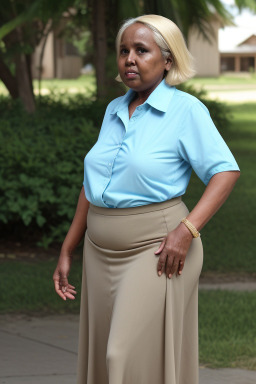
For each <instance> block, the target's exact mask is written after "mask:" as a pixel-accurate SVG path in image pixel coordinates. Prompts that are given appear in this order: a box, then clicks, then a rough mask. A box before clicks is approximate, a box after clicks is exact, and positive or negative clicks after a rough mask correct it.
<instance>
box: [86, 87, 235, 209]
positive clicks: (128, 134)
mask: <svg viewBox="0 0 256 384" xmlns="http://www.w3.org/2000/svg"><path fill="white" fill-rule="evenodd" d="M133 97H134V91H132V90H129V91H128V92H127V93H126V94H125V95H124V96H121V97H118V98H117V99H115V100H113V101H112V102H111V103H110V104H109V105H108V107H107V109H106V113H105V116H104V120H103V123H102V127H101V131H100V134H99V137H98V141H97V142H96V144H95V145H94V146H93V147H92V149H91V150H90V151H89V152H88V154H87V155H86V157H85V160H84V189H85V195H86V198H87V199H88V200H89V201H90V202H91V203H92V204H94V205H97V206H100V207H109V208H127V207H135V206H139V205H145V204H151V203H155V202H162V201H165V200H169V199H172V198H174V197H177V196H181V195H183V194H184V193H185V191H186V188H187V185H188V183H189V179H190V176H191V172H192V168H193V169H194V171H195V172H196V174H197V175H198V176H199V178H200V179H201V180H202V181H203V182H204V183H205V184H206V185H207V184H208V182H209V180H210V178H211V177H212V176H213V175H214V174H216V173H218V172H223V171H232V170H239V168H238V165H237V163H236V161H235V159H234V157H233V155H232V153H231V152H230V150H229V148H228V147H227V145H226V143H225V142H224V140H223V139H222V137H221V135H220V134H219V132H218V130H217V129H216V127H215V125H214V123H213V121H212V119H211V117H210V115H209V112H208V109H207V108H206V107H205V105H204V104H202V103H201V102H200V101H199V100H198V99H197V98H195V97H194V96H191V95H189V94H187V93H185V92H181V91H179V90H177V89H176V88H175V87H170V86H169V85H167V84H166V83H165V81H164V80H163V81H162V82H161V83H160V84H159V85H158V87H157V88H156V89H155V90H154V91H153V92H152V93H151V94H150V96H149V97H148V99H147V100H146V101H145V102H144V104H142V105H140V106H138V107H137V108H136V110H135V111H134V113H133V115H132V117H131V118H130V119H129V112H128V106H129V104H130V102H131V100H132V99H133Z"/></svg>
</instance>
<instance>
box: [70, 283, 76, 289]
mask: <svg viewBox="0 0 256 384" xmlns="http://www.w3.org/2000/svg"><path fill="white" fill-rule="evenodd" d="M68 287H69V288H72V289H75V288H76V287H74V286H73V285H71V284H68Z"/></svg>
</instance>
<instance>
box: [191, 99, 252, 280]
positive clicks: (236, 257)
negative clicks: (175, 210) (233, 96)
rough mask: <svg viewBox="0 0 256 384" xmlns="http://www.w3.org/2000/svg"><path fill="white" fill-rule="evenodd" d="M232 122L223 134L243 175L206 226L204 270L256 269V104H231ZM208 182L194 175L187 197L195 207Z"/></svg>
mask: <svg viewBox="0 0 256 384" xmlns="http://www.w3.org/2000/svg"><path fill="white" fill-rule="evenodd" d="M231 112H232V115H233V118H232V126H231V128H230V129H229V130H227V131H226V132H223V136H224V138H225V140H226V142H227V144H228V145H229V147H230V149H231V150H232V152H233V154H234V156H235V158H236V160H237V162H238V164H239V166H240V169H241V177H240V179H239V180H238V182H237V185H236V186H235V188H234V190H233V191H232V193H231V195H230V197H229V198H228V200H227V201H226V203H225V204H224V205H223V207H221V209H220V210H219V212H217V214H216V215H215V216H214V217H213V218H212V219H211V221H210V222H209V223H208V224H207V225H206V227H205V228H204V229H203V230H202V241H203V244H204V255H205V258H204V267H203V272H207V271H216V272H218V273H219V272H221V273H229V272H237V273H241V274H243V273H251V272H254V273H255V271H256V257H255V248H256V238H255V231H254V229H253V228H254V227H255V222H254V221H255V219H254V216H255V212H256V199H255V196H256V172H255V158H256V104H244V105H236V106H232V107H231ZM203 190H204V185H203V184H202V183H201V181H200V180H199V179H198V178H197V177H195V176H194V177H192V180H191V183H190V185H189V188H188V191H187V194H186V196H185V197H184V201H185V202H186V203H187V205H188V207H189V208H190V209H191V208H192V207H193V206H194V205H195V203H196V202H197V200H198V198H199V197H200V195H201V194H202V193H203Z"/></svg>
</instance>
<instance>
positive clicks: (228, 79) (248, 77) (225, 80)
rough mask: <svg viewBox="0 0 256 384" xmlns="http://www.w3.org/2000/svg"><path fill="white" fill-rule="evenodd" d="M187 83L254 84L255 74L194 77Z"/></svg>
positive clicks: (200, 84) (205, 84) (255, 80)
mask: <svg viewBox="0 0 256 384" xmlns="http://www.w3.org/2000/svg"><path fill="white" fill-rule="evenodd" d="M188 83H189V84H192V85H199V86H207V85H220V86H223V85H224V86H225V85H227V86H228V85H232V86H233V85H252V84H255V85H256V74H254V73H252V74H250V73H247V72H245V73H239V74H229V75H220V76H218V77H194V78H193V79H191V80H189V81H188Z"/></svg>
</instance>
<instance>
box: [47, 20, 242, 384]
mask: <svg viewBox="0 0 256 384" xmlns="http://www.w3.org/2000/svg"><path fill="white" fill-rule="evenodd" d="M117 63H118V71H119V76H118V78H119V80H121V81H123V83H124V84H125V85H126V86H127V87H129V88H130V89H129V91H128V92H127V93H126V94H125V95H124V96H122V97H119V98H117V99H115V100H113V101H112V102H111V103H110V104H109V105H108V107H107V110H106V113H105V117H104V120H103V124H102V127H101V131H100V134H99V138H98V141H97V143H96V144H95V145H94V147H93V148H92V149H91V151H90V152H89V153H88V154H87V156H86V157H85V166H84V184H83V188H82V191H81V194H80V197H79V201H78V205H77V210H76V213H75V216H74V220H73V222H72V224H71V227H70V230H69V232H68V234H67V236H66V238H65V241H64V243H63V246H62V249H61V254H60V257H59V262H58V265H57V268H56V270H55V272H54V276H53V279H54V282H55V289H56V292H57V293H58V294H59V295H60V297H61V298H62V299H63V300H66V299H67V298H69V299H74V298H75V294H76V291H75V290H74V289H75V288H74V287H73V286H72V285H70V284H69V283H68V279H67V277H68V274H69V270H70V267H71V261H72V251H73V250H74V248H75V247H76V246H77V244H78V243H79V241H80V240H81V238H82V237H83V235H84V233H85V231H86V233H85V242H84V262H83V277H82V279H83V280H82V293H81V313H80V336H79V356H78V379H77V380H78V381H77V383H78V384H188V383H189V384H196V383H197V382H198V331H197V329H198V321H197V316H198V307H197V303H198V279H199V275H200V272H201V268H202V261H203V250H202V243H201V239H200V234H199V231H200V230H201V229H202V228H203V227H204V225H205V224H206V223H207V222H208V220H210V218H211V217H212V216H213V215H214V214H215V212H216V211H217V210H218V209H219V208H220V206H221V205H222V204H223V203H224V201H225V200H226V199H227V197H228V195H229V194H230V192H231V190H232V188H233V186H234V184H235V182H236V180H237V178H238V177H239V168H238V166H237V163H236V161H235V159H234V157H233V155H232V154H231V152H230V150H229V149H228V147H227V145H226V144H225V142H224V141H223V139H222V137H221V136H220V134H219V133H218V131H217V129H216V127H215V126H214V124H213V122H212V120H211V117H210V115H209V112H208V110H207V108H206V107H205V106H204V105H203V104H202V103H201V102H200V101H199V100H197V99H196V98H195V97H193V96H191V95H188V94H186V93H184V92H181V91H179V90H177V89H176V88H175V85H176V84H179V83H181V82H184V81H185V80H187V79H188V78H190V77H191V76H192V75H193V70H192V68H191V56H190V54H189V52H188V50H187V48H186V45H185V42H184V39H183V37H182V34H181V32H180V30H179V29H178V27H177V26H176V25H175V24H174V23H173V22H171V21H170V20H168V19H166V18H164V17H162V16H157V15H145V16H141V17H138V18H136V19H131V20H128V21H127V22H125V24H124V25H123V26H122V27H121V29H120V31H119V33H118V35H117ZM192 169H194V171H195V172H196V174H197V175H198V176H199V178H200V179H201V180H202V181H203V182H204V183H205V185H207V187H206V189H205V191H204V193H203V195H202V197H201V198H200V200H199V201H198V203H197V205H196V206H195V207H194V209H193V210H192V211H191V212H189V211H188V210H187V208H186V206H185V204H184V203H183V202H182V198H181V196H182V195H184V194H185V191H186V188H187V185H188V182H189V179H190V175H191V171H192Z"/></svg>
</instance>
